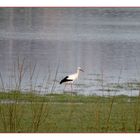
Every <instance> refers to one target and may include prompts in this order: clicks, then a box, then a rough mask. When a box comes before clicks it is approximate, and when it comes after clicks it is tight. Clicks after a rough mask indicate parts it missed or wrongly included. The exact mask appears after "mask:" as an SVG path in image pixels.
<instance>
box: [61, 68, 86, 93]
mask: <svg viewBox="0 0 140 140" xmlns="http://www.w3.org/2000/svg"><path fill="white" fill-rule="evenodd" d="M80 71H82V72H84V71H83V70H82V69H81V68H80V67H78V68H77V72H76V73H74V74H71V75H68V76H66V77H65V78H64V79H62V80H61V81H60V84H62V83H66V84H68V83H70V84H71V90H72V83H73V82H74V81H75V80H76V79H78V76H79V73H80ZM65 87H66V85H65ZM64 89H65V88H64Z"/></svg>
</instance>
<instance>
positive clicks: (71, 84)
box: [71, 83, 73, 92]
mask: <svg viewBox="0 0 140 140" xmlns="http://www.w3.org/2000/svg"><path fill="white" fill-rule="evenodd" d="M72 91H73V88H72V83H71V92H72Z"/></svg>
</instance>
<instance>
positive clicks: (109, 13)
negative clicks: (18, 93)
mask: <svg viewBox="0 0 140 140" xmlns="http://www.w3.org/2000/svg"><path fill="white" fill-rule="evenodd" d="M139 35H140V8H0V72H1V75H2V79H3V83H4V85H5V88H7V89H9V90H11V89H13V88H14V87H15V74H14V70H13V69H14V64H15V63H17V60H18V57H19V59H20V61H22V60H23V59H24V58H25V67H27V69H26V68H25V69H26V72H25V75H24V77H23V80H22V83H21V87H22V90H25V91H26V90H29V89H30V81H31V80H30V70H29V67H30V65H31V67H32V69H33V66H34V65H35V64H36V69H35V73H34V76H33V78H32V83H33V85H34V86H36V87H35V90H41V92H43V91H44V92H45V91H47V92H50V91H51V90H52V88H53V92H57V93H60V92H63V88H64V85H59V81H60V80H61V79H62V78H63V77H64V76H66V75H67V74H71V73H74V72H76V69H77V67H78V66H80V67H82V68H83V69H84V71H85V72H84V73H81V75H80V76H79V79H78V81H76V83H75V85H74V91H75V92H79V93H81V94H85V95H87V94H97V95H107V94H109V95H110V94H111V95H114V94H125V95H131V96H132V95H138V94H139V91H138V89H139V84H138V83H139V81H140V77H139V75H140V74H139V73H140V36H139ZM57 66H58V73H57V75H56V77H55V73H56V69H57ZM54 80H55V83H54ZM118 83H121V84H120V85H121V86H120V85H119V86H118ZM0 87H1V89H2V84H1V82H0ZM67 90H68V91H69V90H70V88H69V87H67Z"/></svg>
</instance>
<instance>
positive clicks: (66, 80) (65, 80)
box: [60, 76, 73, 84]
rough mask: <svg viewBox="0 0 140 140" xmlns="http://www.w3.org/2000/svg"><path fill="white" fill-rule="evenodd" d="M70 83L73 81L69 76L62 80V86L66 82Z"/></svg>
mask: <svg viewBox="0 0 140 140" xmlns="http://www.w3.org/2000/svg"><path fill="white" fill-rule="evenodd" d="M68 81H73V80H71V79H68V76H66V77H65V78H64V79H62V80H61V81H60V84H62V83H64V82H68Z"/></svg>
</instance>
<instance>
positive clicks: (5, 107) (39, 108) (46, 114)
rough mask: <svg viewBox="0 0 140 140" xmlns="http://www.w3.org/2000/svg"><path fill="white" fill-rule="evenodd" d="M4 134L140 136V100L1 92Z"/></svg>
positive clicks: (0, 118) (1, 129)
mask: <svg viewBox="0 0 140 140" xmlns="http://www.w3.org/2000/svg"><path fill="white" fill-rule="evenodd" d="M0 132H140V97H128V96H109V97H100V96H82V95H78V96H71V95H67V94H60V95H59V94H58V95H57V94H49V95H44V96H43V95H42V96H41V95H36V94H33V93H26V94H23V93H20V92H18V91H14V92H10V93H5V92H1V93H0Z"/></svg>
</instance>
